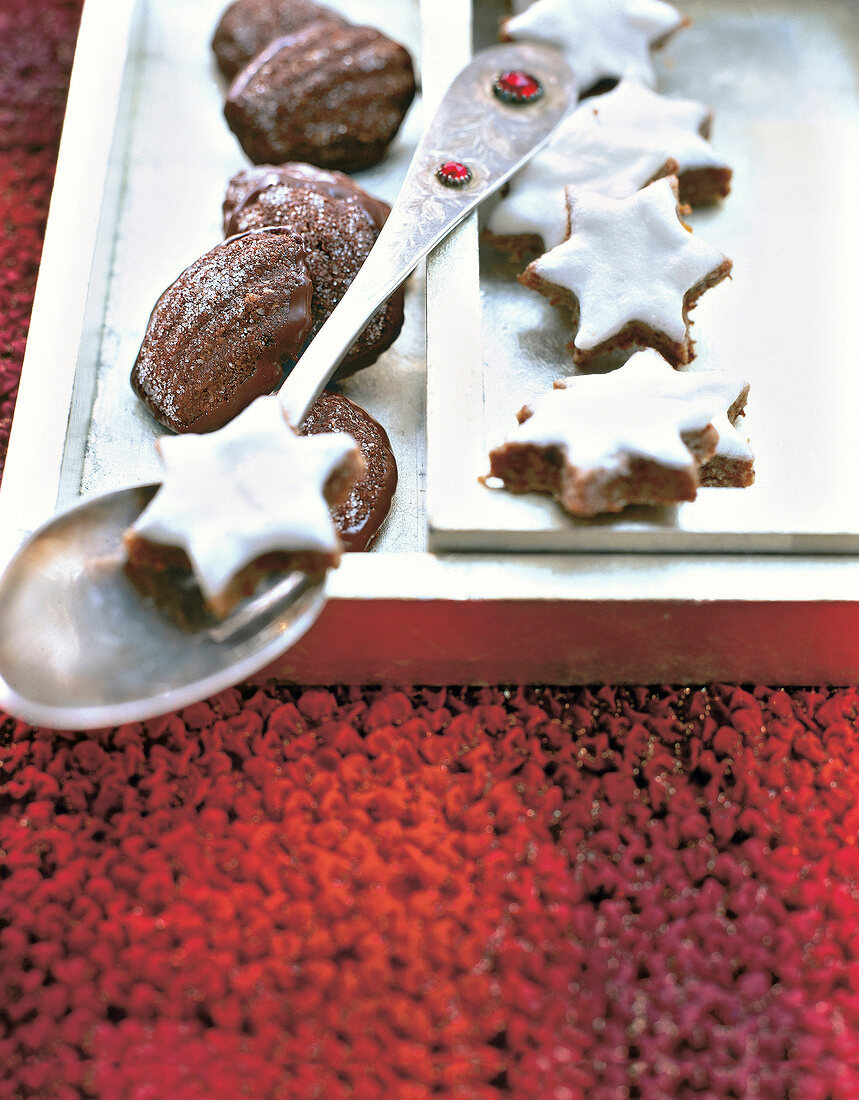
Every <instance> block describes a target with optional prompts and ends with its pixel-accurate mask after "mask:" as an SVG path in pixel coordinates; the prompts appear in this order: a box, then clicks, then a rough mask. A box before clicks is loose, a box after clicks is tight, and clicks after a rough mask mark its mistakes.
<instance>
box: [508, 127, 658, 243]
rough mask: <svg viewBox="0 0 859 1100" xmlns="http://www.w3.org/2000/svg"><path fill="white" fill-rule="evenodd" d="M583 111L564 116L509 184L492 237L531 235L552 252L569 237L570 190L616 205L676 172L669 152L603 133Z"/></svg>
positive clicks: (612, 130) (629, 133)
mask: <svg viewBox="0 0 859 1100" xmlns="http://www.w3.org/2000/svg"><path fill="white" fill-rule="evenodd" d="M583 110H584V107H579V108H578V109H577V110H576V111H574V112H572V113H571V114H569V115H567V117H566V118H565V119H564V120H563V121H562V122H561V124H560V125H559V126H558V128H557V130H556V131H555V133H554V134H553V135H552V138H551V140H550V141H549V143H548V144H547V145H546V146H544V148H543V149H540V150H539V151H538V152H537V153H536V154H535V155H534V156H533V157H532V158H531V160H530V161H529V162H528V164H526V165H525V167H524V168H523V169H522V170H521V171H520V172H518V173H517V174H516V176H515V177H514V178H513V180H512V181H511V183H510V189H509V191H508V193H507V195H505V197H504V198H503V199H501V201H500V202H499V203H498V204H497V206H496V207H495V209H494V210H493V211H492V214H491V215H490V218H489V221H488V223H487V230H488V232H489V233H490V234H491V235H492V236H495V237H528V236H532V235H534V236H538V237H540V238H541V240H542V242H543V247H544V249H546V250H548V249H550V248H554V247H555V246H556V245H559V244H560V243H561V242H562V241H563V240H564V239H565V238H566V236H567V204H566V201H565V198H564V188H565V187H567V186H568V185H569V186H572V187H576V188H579V189H587V190H589V191H596V192H597V193H598V194H600V195H607V196H609V197H610V198H615V199H620V198H625V197H626V196H627V195H632V194H634V193H635V192H636V191H638V190H639V189H640V188H641V187H644V186H645V184H647V183H649V182H650V181H651V180H653V179H656V178H657V177H658V176H661V175H665V174H667V173H668V172H672V171H676V169H677V164H676V162H674V161H673V160H672V159H671V155H670V153H669V152H668V151H667V147H666V148H661V147H660V146H659V143H658V142H657V141H655V140H654V141H643V140H642V139H641V137H640V136H639V135H638V134H637V133H636V132H635V131H633V130H632V129H629V128H624V127H604V126H602V125H601V124H599V123H597V122H594V120H593V116H592V115H591V114H589V113H587V114H581V113H580V112H582V111H583ZM498 243H501V242H498Z"/></svg>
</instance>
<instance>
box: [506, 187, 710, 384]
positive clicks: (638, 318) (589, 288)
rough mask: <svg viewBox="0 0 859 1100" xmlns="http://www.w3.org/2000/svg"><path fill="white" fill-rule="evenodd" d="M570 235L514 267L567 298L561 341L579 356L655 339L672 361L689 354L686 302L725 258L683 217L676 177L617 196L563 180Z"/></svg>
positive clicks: (556, 300) (530, 282)
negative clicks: (567, 329) (571, 327)
mask: <svg viewBox="0 0 859 1100" xmlns="http://www.w3.org/2000/svg"><path fill="white" fill-rule="evenodd" d="M566 195H567V205H568V212H569V224H570V236H569V238H568V239H567V240H566V241H564V242H563V243H562V244H560V245H558V246H557V247H556V248H553V249H552V250H551V251H549V252H547V253H546V254H545V255H543V256H540V257H539V258H538V259H536V260H534V261H533V262H532V263H531V264H529V265H528V267H527V268H526V270H525V272H523V274H522V275H520V276H519V279H520V281H521V282H522V283H523V285H525V286H528V287H531V288H532V289H534V290H537V291H539V292H540V293H541V294H543V295H545V296H546V297H547V298H549V300H550V301H552V302H553V304H556V305H564V306H567V307H569V308H570V309H571V310H572V312H573V320H574V324H576V326H577V331H576V334H575V337H574V339H573V340H572V341H571V343H570V344H569V345H568V347H569V348H570V350H571V351H572V353H573V358H574V359H575V360H576V361H577V362H580V363H584V362H587V361H588V360H590V359H592V358H593V357H594V356H595V355H598V354H600V353H601V352H604V351H608V350H612V349H614V348H618V347H629V346H632V345H635V344H638V345H640V346H643V347H654V348H656V349H657V350H659V351H660V352H661V353H662V354H663V355H664V356H665V358H666V359H668V360H669V361H670V362H671V363H673V364H674V365H675V366H677V365H680V364H684V363H688V362H689V361H690V360H691V359H692V358H693V355H694V352H693V348H692V340H691V338H690V336H689V321H688V310H689V309H691V308H692V306H693V305H694V304H695V301H696V300H697V298H698V297H699V296H700V295H701V294H702V293H703V291H704V290H706V289H707V288H708V287H711V286H714V285H715V284H716V283H718V282H720V281H721V280H722V279H724V278H725V277H726V276H727V275H728V274H729V273H730V270H731V261H730V260H729V259H728V258H727V257H726V256H724V255H723V254H722V253H721V252H719V251H718V250H717V249H716V248H714V247H713V246H712V245H709V244H707V243H706V242H704V241H702V240H701V239H700V238H698V237H697V236H695V235H694V234H693V233H691V232H690V231H689V229H688V227H687V226H686V225H685V223H684V222H683V221H682V220H681V218H680V215H679V210H678V205H677V181H676V179H675V178H673V177H670V178H667V179H660V180H657V181H656V182H655V183H652V184H650V185H649V186H647V187H645V188H644V189H643V190H641V191H638V192H636V193H635V194H634V195H631V196H629V197H628V198H625V199H611V198H606V197H604V196H602V195H598V194H594V193H593V192H588V191H575V190H573V189H572V188H567V191H566Z"/></svg>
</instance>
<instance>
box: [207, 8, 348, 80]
mask: <svg viewBox="0 0 859 1100" xmlns="http://www.w3.org/2000/svg"><path fill="white" fill-rule="evenodd" d="M319 19H322V20H327V21H329V22H331V23H345V22H346V20H345V19H344V18H343V17H342V16H341V15H338V14H337V12H335V11H332V10H331V9H330V8H326V7H323V5H322V4H316V3H314V2H313V0H235V3H233V4H230V6H229V7H228V8H227V9H226V10H225V11H224V13H223V15H222V16H221V18H220V19H219V20H218V25H217V27H216V28H215V33H214V36H213V38H212V50H213V51H214V53H215V58H216V60H217V62H218V68H219V69H220V70H221V72H222V73H223V74H224V76H225V77H226V78H227V80H232V79H233V78H234V77H235V76H236V75H237V73H239V72H240V71H241V70H242V69H243V68H244V67H245V65H247V64H248V62H249V61H251V60H252V59H253V58H254V57H256V55H257V54H258V53H259V52H260V50H263V49H265V47H266V46H267V45H268V44H269V42H273V41H274V39H275V38H281V37H282V36H283V35H285V34H292V33H293V32H295V31H297V30H300V29H301V28H302V27H304V26H306V25H307V24H308V23H312V22H313V21H314V20H319Z"/></svg>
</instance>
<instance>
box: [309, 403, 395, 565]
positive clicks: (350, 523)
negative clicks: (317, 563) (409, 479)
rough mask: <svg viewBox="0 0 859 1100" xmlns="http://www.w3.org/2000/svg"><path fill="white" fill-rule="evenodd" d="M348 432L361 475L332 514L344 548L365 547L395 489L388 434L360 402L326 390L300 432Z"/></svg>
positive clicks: (384, 512)
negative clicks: (362, 468)
mask: <svg viewBox="0 0 859 1100" xmlns="http://www.w3.org/2000/svg"><path fill="white" fill-rule="evenodd" d="M319 432H348V434H349V435H351V436H352V438H353V439H354V440H355V442H356V443H357V444H358V446H359V447H360V448H361V453H362V454H363V456H364V461H365V462H366V469H365V471H364V474H363V475H362V476H361V477H360V478H359V479H358V481H357V482H356V483H355V484H354V485H353V486H352V489H351V490H350V492H349V495H348V496H347V497H346V499H345V500H344V501H343V502H342V503H340V504H338V505H335V506H334V507H333V508H332V509H331V515H332V517H333V519H334V523H335V525H336V527H337V530H338V531H339V532H340V538H341V540H342V542H343V546H344V548H345V549H346V550H366V549H368V547H369V546H370V544H371V543H372V542H373V540H374V539H375V537H376V535H377V534H378V533H379V528H380V527H381V526H382V523H383V522H384V519H385V517H386V516H387V514H388V511H389V510H390V507H391V501H392V500H393V497H394V492H395V491H396V488H397V463H396V459H395V458H394V454H393V452H392V450H391V443H390V440H389V439H388V434H387V432H386V431H385V429H384V428H383V427H382V425H381V424H379V423H378V421H376V420H374V419H373V417H372V416H370V414H369V413H368V412H367V411H366V410H365V409H362V408H361V406H360V405H356V404H355V402H354V401H350V400H349V398H348V397H343V396H342V394H336V393H328V392H327V391H326V392H325V393H323V394H322V396H321V397H319V398H318V400H317V401H315V402H314V404H313V405H312V406H311V409H310V412H309V413H308V414H307V417H306V419H305V421H304V426H303V427H302V429H301V434H302V435H315V434H317V433H319Z"/></svg>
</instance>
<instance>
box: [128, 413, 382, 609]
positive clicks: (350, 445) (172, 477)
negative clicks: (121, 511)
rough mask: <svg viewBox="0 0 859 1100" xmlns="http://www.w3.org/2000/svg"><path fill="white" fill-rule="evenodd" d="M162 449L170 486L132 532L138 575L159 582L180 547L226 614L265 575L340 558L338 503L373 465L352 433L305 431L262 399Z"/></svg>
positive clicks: (168, 439) (211, 601)
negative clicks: (230, 418) (205, 431)
mask: <svg viewBox="0 0 859 1100" xmlns="http://www.w3.org/2000/svg"><path fill="white" fill-rule="evenodd" d="M158 449H159V453H160V456H161V459H162V461H163V463H164V481H163V484H162V486H161V488H160V489H159V490H158V492H157V493H156V494H155V496H154V497H153V499H152V501H151V502H150V503H149V505H148V506H147V507H146V508H145V509H144V511H143V512H142V513H141V515H140V517H139V518H138V520H137V521H136V523H135V524H134V525H133V527H132V528H131V529H130V530H129V531H128V532H127V533H126V536H125V544H126V549H127V552H128V560H129V564H130V566H131V570H132V572H131V574H130V575H132V579H136V577H135V573H136V574H137V575H138V576H139V575H140V574H141V573H142V575H143V579H144V580H146V579H147V577H146V573H147V570H148V571H149V573H150V577H149V578H148V579H150V580H151V579H152V576H151V574H153V573H154V574H156V576H155V580H156V581H157V573H158V571H159V569H160V570H161V571H162V572H163V571H164V570H165V569H166V568H168V567H169V566H171V565H176V564H177V560H176V556H175V553H174V554H171V553H170V551H177V550H178V551H180V552H183V554H180V561H179V563H180V564H181V558H182V557H183V556H184V557H186V561H187V564H189V565H190V568H191V569H192V570H193V572H194V576H195V577H196V579H197V582H198V584H199V586H200V589H201V591H202V593H203V596H204V598H205V600H206V602H207V604H208V605H209V607H210V608H211V609H212V610H213V611H214V612H215V614H217V615H224V614H226V613H227V612H228V611H229V609H230V607H231V606H232V605H233V604H234V603H235V602H236V600H237V599H239V598H240V597H241V596H243V595H246V594H248V592H249V591H252V590H253V587H254V586H255V584H256V581H257V580H258V579H259V577H260V576H261V575H263V574H264V573H269V572H274V571H280V570H289V569H293V568H294V569H301V570H303V571H305V572H312V573H323V572H324V571H325V570H326V569H327V568H329V567H330V566H333V565H336V564H337V563H338V562H339V560H340V551H341V547H340V541H339V538H338V536H337V532H336V530H335V527H334V524H333V522H332V518H331V512H330V510H329V505H331V504H334V503H338V502H339V501H341V500H343V499H344V497H345V496H346V495H347V494H348V492H349V489H350V488H351V486H352V484H353V483H354V481H355V479H356V478H357V477H358V476H359V475H360V474H361V472H362V471H363V468H364V460H363V458H362V457H361V452H360V449H359V448H358V447H357V445H356V444H355V441H354V440H353V439H352V438H351V437H350V436H348V435H346V434H345V433H341V432H337V433H324V434H320V435H309V436H302V437H299V436H298V435H296V433H295V432H294V431H293V429H292V428H291V427H290V425H289V424H288V423H287V421H286V419H285V417H284V415H283V411H282V409H281V406H280V403H279V402H278V399H277V398H276V397H262V398H258V399H257V400H256V401H254V402H253V403H252V404H251V405H249V406H248V408H247V409H245V410H244V412H243V413H241V414H240V415H239V416H237V417H236V419H235V420H233V421H232V422H231V423H229V424H228V425H226V427H224V428H221V429H220V430H219V431H215V432H210V433H209V434H207V435H180V436H165V437H163V438H162V439H160V440H159V441H158ZM159 552H164V553H159Z"/></svg>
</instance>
